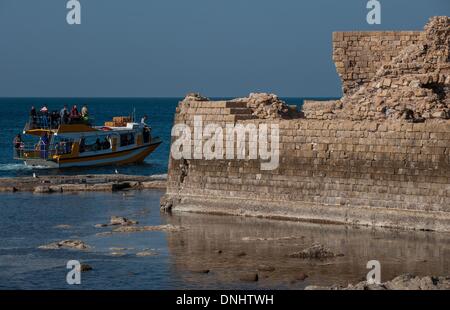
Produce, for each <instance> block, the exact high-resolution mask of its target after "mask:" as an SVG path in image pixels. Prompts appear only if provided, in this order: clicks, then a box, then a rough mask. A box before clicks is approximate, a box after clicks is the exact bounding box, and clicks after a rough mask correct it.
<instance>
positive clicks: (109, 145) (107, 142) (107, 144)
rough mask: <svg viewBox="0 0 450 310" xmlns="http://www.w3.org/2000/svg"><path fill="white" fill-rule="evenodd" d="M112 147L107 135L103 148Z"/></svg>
mask: <svg viewBox="0 0 450 310" xmlns="http://www.w3.org/2000/svg"><path fill="white" fill-rule="evenodd" d="M110 147H111V143H110V142H109V140H108V138H107V137H105V139H104V141H103V149H104V150H108V149H109V148H110Z"/></svg>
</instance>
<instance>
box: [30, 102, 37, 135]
mask: <svg viewBox="0 0 450 310" xmlns="http://www.w3.org/2000/svg"><path fill="white" fill-rule="evenodd" d="M37 117H38V115H37V112H36V108H35V107H34V106H32V107H31V110H30V124H31V129H34V128H36V123H37Z"/></svg>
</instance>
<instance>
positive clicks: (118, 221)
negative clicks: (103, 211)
mask: <svg viewBox="0 0 450 310" xmlns="http://www.w3.org/2000/svg"><path fill="white" fill-rule="evenodd" d="M138 223H139V222H138V221H133V220H130V219H127V218H126V217H122V216H111V220H110V225H125V226H127V225H136V224H138Z"/></svg>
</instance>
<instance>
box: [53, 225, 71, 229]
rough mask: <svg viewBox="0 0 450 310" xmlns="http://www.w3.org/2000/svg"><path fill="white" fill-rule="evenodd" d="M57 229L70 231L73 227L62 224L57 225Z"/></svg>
mask: <svg viewBox="0 0 450 310" xmlns="http://www.w3.org/2000/svg"><path fill="white" fill-rule="evenodd" d="M55 228H58V229H70V228H72V226H70V225H67V224H61V225H56V226H55Z"/></svg>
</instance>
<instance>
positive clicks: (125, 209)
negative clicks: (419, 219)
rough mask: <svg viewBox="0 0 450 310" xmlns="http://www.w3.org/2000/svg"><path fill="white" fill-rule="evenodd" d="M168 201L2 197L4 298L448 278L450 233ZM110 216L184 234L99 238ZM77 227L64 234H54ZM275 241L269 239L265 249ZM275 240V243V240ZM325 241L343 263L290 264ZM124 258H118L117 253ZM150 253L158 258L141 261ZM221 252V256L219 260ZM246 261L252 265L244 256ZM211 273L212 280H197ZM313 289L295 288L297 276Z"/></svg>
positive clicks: (148, 195) (141, 196) (137, 196)
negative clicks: (73, 244)
mask: <svg viewBox="0 0 450 310" xmlns="http://www.w3.org/2000/svg"><path fill="white" fill-rule="evenodd" d="M161 194H162V192H160V191H146V192H127V193H125V195H124V193H114V194H111V193H83V194H54V195H34V194H31V193H15V194H12V193H11V194H9V193H7V194H1V195H0V213H1V215H2V216H1V217H0V288H2V289H73V288H76V289H185V288H188V289H194V288H199V289H216V288H218V289H222V288H228V289H231V288H236V289H240V288H250V289H251V288H257V289H265V288H274V289H279V288H288V289H301V288H304V287H305V286H306V285H310V284H315V285H330V284H334V283H338V284H343V285H345V284H347V283H349V282H352V283H353V282H357V281H360V280H361V279H362V278H364V277H365V275H366V273H367V271H368V270H366V268H365V266H366V263H367V261H368V260H371V259H377V260H379V261H380V262H381V268H382V280H390V279H392V278H393V277H395V276H397V275H399V274H402V273H406V272H410V273H416V274H418V275H448V273H449V272H448V271H449V267H450V263H449V260H448V257H449V254H450V242H449V241H450V234H442V233H432V232H414V231H398V230H380V229H377V230H374V229H370V228H354V227H347V226H341V225H319V224H308V223H298V222H286V221H276V220H265V219H258V218H244V217H231V216H216V215H200V214H188V213H174V214H173V215H165V214H160V212H159V198H160V196H161ZM112 215H118V216H125V217H128V218H131V219H134V220H138V221H139V222H140V224H139V225H160V224H166V223H170V224H173V225H177V226H182V227H184V228H185V229H184V230H181V231H179V232H161V231H153V232H139V233H114V234H109V235H108V234H106V235H98V233H102V232H108V231H111V228H110V227H107V228H95V227H94V225H95V224H98V223H107V222H109V218H110V217H111V216H112ZM62 224H64V225H70V227H69V228H66V229H63V228H59V227H57V225H62ZM267 238H269V240H264V239H267ZM270 238H272V239H270ZM63 239H80V240H83V241H84V242H86V243H87V244H89V245H91V246H92V248H91V249H90V250H87V251H73V250H61V249H60V250H42V249H38V248H37V247H38V246H40V245H44V244H48V243H50V242H54V241H60V240H63ZM314 242H320V243H322V244H324V245H326V246H328V247H329V248H330V249H332V250H333V251H334V252H335V253H342V254H344V256H342V257H336V258H333V259H327V260H304V259H298V258H289V257H287V254H289V253H292V252H296V251H299V250H302V249H303V248H305V247H308V246H310V245H311V244H312V243H314ZM111 248H125V250H120V251H119V252H123V253H124V254H125V255H124V256H121V257H115V256H112V255H111V253H112V252H114V251H116V252H118V250H117V249H111ZM143 250H151V251H153V252H155V253H156V254H157V255H154V256H148V257H137V256H136V253H137V252H140V251H143ZM218 250H221V251H222V252H221V254H219V253H218V252H217V251H218ZM240 252H245V253H246V255H245V256H238V253H240ZM72 259H76V260H79V261H80V262H82V263H88V264H89V265H91V266H92V267H93V268H94V269H93V270H92V271H89V272H85V273H82V284H81V285H80V286H70V285H68V284H66V281H65V277H66V273H67V272H68V270H67V269H66V268H65V265H66V263H67V261H68V260H72ZM261 264H265V265H270V266H273V267H275V271H273V272H258V273H259V276H260V280H259V281H258V282H252V283H246V282H242V281H240V279H239V278H240V277H241V275H242V274H243V273H247V272H255V271H256V269H257V267H258V265H261ZM198 269H209V270H210V272H209V273H207V274H204V273H198V272H195V271H197V270H198ZM302 272H303V273H306V274H307V275H309V278H307V279H306V281H294V279H295V277H296V275H297V274H299V273H302Z"/></svg>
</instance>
